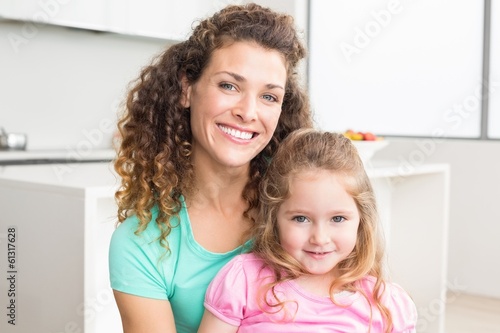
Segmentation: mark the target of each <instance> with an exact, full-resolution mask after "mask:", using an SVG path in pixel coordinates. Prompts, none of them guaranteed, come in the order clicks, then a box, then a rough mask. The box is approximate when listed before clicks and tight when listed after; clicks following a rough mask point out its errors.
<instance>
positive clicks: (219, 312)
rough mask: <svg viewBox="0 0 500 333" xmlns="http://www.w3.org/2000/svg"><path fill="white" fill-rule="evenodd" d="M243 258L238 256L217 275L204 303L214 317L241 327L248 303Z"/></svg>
mask: <svg viewBox="0 0 500 333" xmlns="http://www.w3.org/2000/svg"><path fill="white" fill-rule="evenodd" d="M242 258H243V256H241V255H239V256H236V257H235V258H233V259H232V260H231V261H230V262H228V263H227V264H226V265H225V266H224V267H223V268H222V269H221V270H220V271H219V273H217V275H216V276H215V278H214V279H213V280H212V282H211V283H210V285H209V286H208V289H207V293H206V295H205V302H204V305H205V308H206V309H207V310H208V311H210V312H211V313H212V314H213V315H214V316H216V317H217V318H219V319H220V320H222V321H224V322H226V323H228V324H230V325H233V326H240V324H241V320H242V319H243V318H244V315H245V307H246V303H247V299H246V298H247V297H246V295H247V290H248V285H247V277H246V274H245V270H244V268H243V259H242Z"/></svg>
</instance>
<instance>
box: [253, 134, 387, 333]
mask: <svg viewBox="0 0 500 333" xmlns="http://www.w3.org/2000/svg"><path fill="white" fill-rule="evenodd" d="M315 169H320V170H330V171H332V172H335V173H336V174H338V175H341V176H342V179H343V181H344V184H345V186H346V190H347V192H348V193H349V195H351V196H352V197H353V199H354V201H355V203H356V206H357V208H358V211H359V215H360V222H359V227H358V231H357V238H356V244H355V246H354V249H353V251H352V252H351V253H350V255H349V256H348V257H347V258H346V259H344V260H343V261H341V262H339V263H338V265H337V266H336V267H337V269H338V270H339V276H338V277H337V278H336V279H335V280H334V281H333V282H332V284H331V285H330V295H331V299H332V301H333V302H334V303H335V304H337V303H336V301H335V299H334V297H333V294H334V291H336V290H342V289H345V290H351V291H359V292H361V293H363V291H362V290H361V289H359V288H357V287H356V282H357V281H358V280H360V279H361V278H362V277H364V276H366V275H372V276H374V277H375V278H376V283H375V288H374V292H373V295H364V296H365V298H366V299H367V301H368V302H369V303H370V304H372V302H373V304H375V305H376V307H377V308H378V309H379V310H380V312H381V314H382V316H383V317H384V318H385V320H386V323H387V325H386V332H390V331H391V330H392V319H391V315H390V313H389V311H388V309H387V308H386V307H385V306H384V305H383V304H382V303H381V295H382V293H383V289H384V287H385V285H384V278H383V275H384V274H383V273H384V272H383V257H384V250H383V242H382V240H381V237H382V235H381V234H380V230H378V213H377V207H376V202H375V195H374V192H373V189H372V186H371V183H370V180H369V178H368V176H367V175H366V172H365V169H364V167H363V162H362V161H361V159H360V158H359V156H358V153H357V151H356V148H355V147H354V145H353V144H352V143H351V142H350V140H349V139H347V138H346V137H344V135H342V134H337V133H330V132H320V131H317V130H314V129H300V130H297V131H295V132H294V133H292V134H290V135H289V136H288V137H287V139H286V140H284V141H283V142H282V143H281V145H280V147H279V148H278V151H277V152H276V153H275V155H274V157H273V160H272V162H271V164H270V165H269V168H268V170H267V172H266V175H265V176H264V177H263V179H262V182H261V187H260V201H261V203H260V206H259V212H258V216H257V221H258V224H257V225H256V227H255V228H254V229H253V239H254V243H253V248H252V251H253V252H254V253H255V254H256V255H257V256H258V257H260V258H262V259H263V260H264V262H265V263H266V264H267V266H268V267H270V268H271V270H272V271H273V272H274V274H275V276H276V279H275V281H273V282H272V283H270V284H268V285H267V286H266V287H265V288H267V290H268V291H270V292H271V295H274V296H273V299H274V300H275V301H276V302H275V303H273V304H270V303H267V305H268V306H271V307H275V308H278V309H280V308H281V309H283V308H284V306H285V303H286V300H285V301H283V300H280V299H279V298H278V297H277V295H276V294H275V293H274V287H275V286H276V285H278V284H280V283H282V282H283V281H286V280H292V279H295V278H297V277H299V276H301V275H304V274H308V272H307V270H306V269H305V268H304V267H303V266H302V265H301V264H300V263H299V262H298V261H297V260H295V259H294V258H293V257H292V256H291V255H289V254H288V253H287V252H286V251H285V250H284V249H283V248H282V246H281V242H280V239H279V231H278V221H277V214H278V210H279V207H280V206H281V204H282V203H283V202H284V201H285V200H286V199H287V198H288V196H289V193H290V182H291V179H292V177H293V176H294V175H296V174H297V173H300V172H303V171H310V170H315ZM264 294H266V292H265V291H264ZM265 302H268V301H267V300H265Z"/></svg>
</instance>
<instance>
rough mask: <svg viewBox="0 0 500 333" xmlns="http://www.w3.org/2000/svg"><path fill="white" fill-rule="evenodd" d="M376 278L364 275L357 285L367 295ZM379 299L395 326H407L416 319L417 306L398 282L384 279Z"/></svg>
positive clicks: (414, 322) (372, 288)
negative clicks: (390, 315)
mask: <svg viewBox="0 0 500 333" xmlns="http://www.w3.org/2000/svg"><path fill="white" fill-rule="evenodd" d="M376 282H377V279H376V278H375V277H374V276H366V277H364V278H363V279H361V280H360V281H359V284H358V287H359V288H360V289H361V290H362V291H363V292H365V293H366V294H367V295H371V294H373V291H374V289H375V284H376ZM380 290H381V294H382V297H381V301H382V303H383V305H384V306H385V307H387V309H388V310H389V311H390V312H391V314H392V317H393V323H394V325H395V327H408V325H411V324H413V325H415V324H416V321H417V308H416V305H415V302H414V301H413V299H412V297H411V295H410V294H409V293H408V292H407V291H406V290H405V289H404V288H403V287H402V286H400V285H399V284H397V283H394V282H390V281H385V282H384V284H383V285H382V287H381V289H380Z"/></svg>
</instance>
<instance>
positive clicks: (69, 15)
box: [0, 0, 106, 30]
mask: <svg viewBox="0 0 500 333" xmlns="http://www.w3.org/2000/svg"><path fill="white" fill-rule="evenodd" d="M105 8H106V1H101V0H85V1H83V0H80V1H77V0H23V1H18V0H3V1H1V2H0V16H3V17H5V18H10V19H15V20H23V21H32V22H39V23H48V24H56V25H63V26H70V27H77V28H85V29H92V30H106V17H105V15H106V11H105V10H104V9H105Z"/></svg>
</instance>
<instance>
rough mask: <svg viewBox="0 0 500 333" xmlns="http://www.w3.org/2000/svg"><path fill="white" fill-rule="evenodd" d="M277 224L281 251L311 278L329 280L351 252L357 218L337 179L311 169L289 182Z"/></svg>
mask: <svg viewBox="0 0 500 333" xmlns="http://www.w3.org/2000/svg"><path fill="white" fill-rule="evenodd" d="M277 220H278V221H277V222H278V230H279V237H280V242H281V246H282V247H283V249H284V250H285V251H286V252H287V253H289V254H290V255H291V256H292V257H293V258H295V259H296V260H297V261H298V262H300V263H301V264H302V265H303V266H304V267H305V268H306V269H307V270H308V271H309V272H310V273H311V274H312V275H323V276H327V275H329V276H331V275H332V274H333V275H335V272H336V270H335V269H334V268H335V266H336V265H337V264H338V263H339V262H340V261H342V260H344V259H345V258H346V257H347V256H348V255H349V254H350V253H351V252H352V250H353V249H354V246H355V244H356V239H357V232H358V226H359V220H360V217H359V212H358V209H357V206H356V203H355V201H354V199H353V198H352V197H351V195H349V193H347V191H346V189H345V186H344V184H343V182H342V178H341V176H339V175H338V174H336V173H334V172H332V171H329V170H320V169H314V170H311V171H306V172H300V173H298V174H297V175H295V176H294V177H293V178H292V180H291V183H290V196H289V198H287V199H286V200H285V201H284V202H283V203H282V204H281V206H280V208H279V209H278V214H277Z"/></svg>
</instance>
